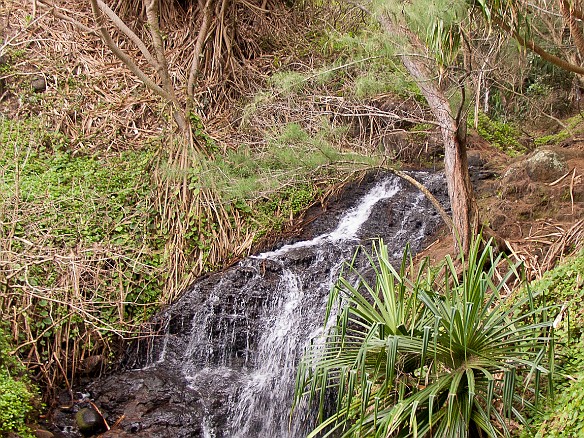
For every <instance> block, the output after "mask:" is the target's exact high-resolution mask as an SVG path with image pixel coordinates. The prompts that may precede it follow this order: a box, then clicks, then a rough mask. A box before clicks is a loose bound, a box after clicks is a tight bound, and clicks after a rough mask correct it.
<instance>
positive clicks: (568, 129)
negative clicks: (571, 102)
mask: <svg viewBox="0 0 584 438" xmlns="http://www.w3.org/2000/svg"><path fill="white" fill-rule="evenodd" d="M582 121H583V117H582V115H580V114H578V115H577V116H574V117H571V118H570V119H568V120H566V122H565V127H564V128H562V129H561V130H560V131H559V132H557V133H555V134H549V135H544V136H542V137H538V138H536V139H535V141H534V143H535V144H536V146H545V145H554V144H558V143H560V142H562V141H564V140H567V139H569V138H572V137H574V136H575V135H576V134H581V133H582V132H584V125H583V124H582Z"/></svg>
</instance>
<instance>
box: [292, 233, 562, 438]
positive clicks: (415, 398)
mask: <svg viewBox="0 0 584 438" xmlns="http://www.w3.org/2000/svg"><path fill="white" fill-rule="evenodd" d="M374 249H375V252H374V256H368V257H369V262H370V265H371V268H372V269H373V271H374V273H375V281H374V282H370V281H369V280H367V279H366V278H365V277H364V276H363V275H361V274H360V273H359V272H357V270H356V269H355V267H354V266H351V265H350V266H349V273H350V274H353V275H355V276H356V277H357V279H358V281H357V282H355V281H353V280H351V279H350V277H351V276H346V275H342V276H341V277H340V278H339V280H338V282H337V284H336V286H335V287H334V289H333V291H332V292H331V295H330V297H329V304H328V307H327V316H326V320H327V321H326V322H325V327H326V324H327V323H328V320H329V319H331V318H334V317H335V315H338V316H336V323H335V324H334V325H333V329H332V330H331V331H330V332H329V334H328V337H327V339H326V341H325V343H324V346H323V347H318V346H316V347H313V348H311V349H309V351H308V352H307V354H306V356H305V357H304V359H303V361H302V363H301V365H300V368H299V371H298V380H297V390H296V402H299V401H300V399H301V398H302V397H303V396H305V395H307V396H308V397H309V398H310V399H315V398H316V397H317V396H318V397H319V400H320V407H321V409H320V417H319V420H320V423H319V425H318V426H317V427H316V428H315V429H314V431H313V432H312V433H311V434H310V435H309V437H315V436H321V435H319V434H321V433H323V432H324V436H330V435H332V434H333V433H338V432H341V436H343V437H353V436H360V437H373V436H375V437H394V436H399V437H409V436H419V437H423V436H432V437H452V436H456V437H468V436H489V437H495V436H501V435H504V436H508V435H509V433H510V429H511V424H512V423H513V421H519V422H520V423H526V419H525V413H524V411H522V410H524V409H528V410H529V409H536V408H537V406H538V405H539V404H540V400H541V399H542V397H543V395H544V393H545V388H544V387H545V386H546V385H545V384H544V383H543V382H544V381H545V379H543V377H544V376H548V377H549V376H550V375H551V371H550V369H549V368H548V367H547V366H546V358H547V357H548V344H549V339H550V336H549V329H550V325H551V324H550V323H549V321H548V320H547V319H546V315H547V314H548V313H547V312H549V309H546V308H545V307H543V306H540V307H537V306H536V305H535V304H534V303H535V302H536V297H535V295H534V294H531V293H530V292H527V293H526V296H525V297H523V298H522V299H519V300H518V301H517V302H516V303H515V304H513V305H512V306H509V305H507V306H505V305H504V300H503V299H501V296H500V291H501V288H502V285H503V284H504V283H505V281H506V280H507V278H508V277H506V278H503V279H502V281H500V282H497V281H496V280H495V278H496V276H495V266H497V265H498V264H499V262H500V259H499V258H495V257H494V255H493V250H492V249H491V247H490V245H487V246H486V248H485V249H484V250H483V251H479V244H478V243H475V244H474V245H473V248H472V250H471V253H470V254H469V257H468V259H467V260H462V265H463V266H466V269H464V270H463V272H462V274H460V275H459V274H458V272H457V269H456V267H455V265H454V263H453V261H452V260H451V259H450V258H446V259H445V261H444V263H443V264H442V266H440V269H432V268H431V267H429V266H428V265H426V264H423V266H422V268H421V269H420V270H419V271H418V274H417V276H415V277H414V278H413V279H410V278H408V276H407V275H406V271H407V270H406V266H407V253H406V254H405V255H404V258H403V262H402V266H401V269H400V271H399V272H398V271H397V270H396V269H394V268H393V266H392V265H391V264H390V262H389V256H388V253H387V247H386V246H385V245H384V244H383V243H382V242H381V243H380V244H379V245H377V246H375V248H374ZM410 266H412V268H411V269H413V263H412V262H411V260H410ZM515 268H516V267H515V266H510V269H509V274H508V275H517V271H516V269H515ZM410 272H413V271H412V270H410ZM315 345H317V343H315ZM331 388H332V389H333V390H334V391H335V392H336V394H335V397H336V406H335V408H334V410H333V413H332V414H331V415H330V416H328V418H325V416H324V406H325V403H324V401H325V398H326V394H327V393H330V390H331Z"/></svg>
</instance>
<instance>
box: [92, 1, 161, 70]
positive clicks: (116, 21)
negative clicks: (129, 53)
mask: <svg viewBox="0 0 584 438" xmlns="http://www.w3.org/2000/svg"><path fill="white" fill-rule="evenodd" d="M97 5H98V6H99V9H101V10H102V12H103V13H104V14H105V15H107V16H108V18H109V19H110V20H111V21H112V23H113V24H114V25H115V26H116V27H117V28H118V29H119V30H120V31H121V32H122V33H123V34H124V35H126V36H127V37H128V38H129V39H130V41H132V42H133V43H134V44H135V45H136V47H138V49H140V52H142V55H144V58H146V61H148V63H149V64H150V65H151V66H152V67H154V68H155V69H158V63H157V62H156V60H155V59H154V57H153V56H152V54H151V53H150V51H149V50H148V48H147V47H146V44H144V42H143V41H142V40H141V39H140V37H138V35H136V34H135V33H134V32H133V31H132V29H130V28H129V27H128V26H127V25H126V23H124V21H123V20H122V19H121V18H120V17H119V16H118V15H117V14H116V13H115V12H114V11H112V10H111V8H110V7H109V6H108V5H106V4H105V3H104V2H103V1H102V0H97Z"/></svg>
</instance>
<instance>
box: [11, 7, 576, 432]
mask: <svg viewBox="0 0 584 438" xmlns="http://www.w3.org/2000/svg"><path fill="white" fill-rule="evenodd" d="M110 3H111V4H110ZM256 3H257V4H256ZM438 3H439V2H436V4H438ZM108 4H110V6H111V8H112V10H113V11H114V12H115V13H116V14H118V16H119V17H121V18H123V19H124V20H125V21H126V22H127V23H130V24H131V27H132V29H135V32H136V33H137V36H138V37H140V38H141V39H142V40H143V41H146V43H147V44H146V45H147V46H148V49H149V50H151V51H152V52H153V53H155V47H156V41H157V40H156V33H154V34H153V33H151V32H150V29H151V27H149V26H148V24H147V19H146V18H145V17H144V15H143V14H141V13H140V12H138V11H142V6H141V2H139V1H137V0H132V1H128V2H122V1H115V2H108ZM225 4H226V5H227V6H226V7H225V9H223V10H221V11H219V10H217V11H215V10H214V9H213V8H210V9H206V8H204V7H203V6H204V3H200V4H195V3H194V2H179V1H161V2H160V10H159V17H160V22H159V24H160V26H161V29H162V31H161V33H160V34H161V35H162V36H161V40H164V48H165V53H166V57H167V59H166V62H167V63H168V66H169V67H168V77H169V78H172V80H170V79H169V83H170V85H169V87H170V88H169V89H168V90H167V89H166V88H165V90H163V91H166V92H167V93H170V92H171V91H172V93H175V97H174V100H168V99H166V100H165V98H164V97H161V95H160V93H158V92H156V90H154V91H153V89H152V87H149V86H147V85H146V86H145V85H144V83H145V81H144V80H141V79H140V80H139V79H137V77H136V75H135V74H134V73H132V71H131V70H130V69H128V67H127V64H126V65H125V64H124V63H122V62H120V60H119V59H118V58H117V57H116V56H114V55H113V54H112V52H111V50H110V48H108V47H107V45H105V44H104V40H103V37H102V36H100V33H99V32H98V31H97V30H96V29H97V24H96V21H95V19H94V15H93V13H92V10H91V5H90V2H74V1H69V0H61V1H59V2H54V4H53V3H49V2H47V1H45V0H42V1H41V0H38V1H35V2H33V3H32V4H29V3H23V2H16V1H14V0H6V1H5V2H3V3H2V5H0V17H3V18H0V229H1V233H0V412H1V414H0V433H7V432H8V431H13V432H17V433H19V434H21V436H26V434H27V433H28V432H27V430H28V429H27V426H26V424H28V425H31V424H33V423H32V419H31V418H30V414H31V413H32V412H33V411H34V409H33V404H34V403H32V400H33V399H34V398H35V397H37V394H36V390H35V389H34V385H33V383H34V384H36V385H38V387H39V388H40V389H41V393H42V396H41V398H42V399H43V400H44V401H45V402H48V401H50V400H51V399H52V398H53V397H54V396H55V394H56V393H58V392H59V391H61V390H62V388H69V389H70V388H71V387H72V385H74V384H75V382H76V381H77V380H78V378H79V377H80V376H91V375H96V374H98V373H100V372H105V371H106V370H107V369H108V367H110V366H114V365H115V363H116V360H117V358H118V356H119V353H120V351H122V349H123V346H124V345H125V344H124V343H125V342H126V341H128V340H130V339H132V338H134V337H135V336H137V334H138V332H139V327H140V325H141V323H142V322H144V321H145V320H146V319H147V318H148V317H150V316H151V315H152V314H153V313H154V312H156V311H157V310H158V309H159V308H160V306H162V305H164V304H165V303H168V302H170V301H172V300H174V299H175V298H176V297H177V296H178V294H180V292H181V291H182V290H183V289H184V288H185V287H186V286H187V285H188V284H190V282H192V281H193V279H194V278H196V277H198V276H200V275H202V274H204V273H206V272H209V271H213V270H218V269H221V268H223V267H225V266H228V265H229V264H231V263H233V262H234V261H236V260H237V259H239V258H241V257H245V256H247V255H249V254H251V253H253V252H254V251H257V250H259V249H262V248H266V247H268V246H270V245H272V244H273V243H274V242H275V241H276V240H277V239H278V238H279V237H281V236H283V235H288V234H290V233H293V232H294V231H295V230H298V229H299V228H300V227H301V226H302V220H303V217H304V214H305V213H306V211H307V209H308V208H309V207H310V206H312V205H315V204H319V203H323V204H324V203H326V201H327V198H328V197H329V196H330V195H331V194H335V193H338V192H339V191H341V190H342V187H343V184H345V183H346V182H349V181H353V180H356V179H358V178H359V176H361V175H362V174H363V172H366V171H367V170H370V169H375V168H379V167H385V168H389V167H390V168H394V169H400V168H421V167H422V168H432V169H442V167H443V162H442V161H443V154H444V151H443V144H442V140H441V137H440V133H439V130H438V127H437V124H436V121H435V120H434V119H433V115H432V112H431V109H430V108H429V107H428V104H427V102H426V101H425V99H424V96H423V93H422V92H421V91H420V89H419V87H418V86H417V85H416V82H415V81H414V80H413V79H412V78H411V77H410V75H409V74H408V73H407V72H406V70H405V69H404V67H403V66H402V64H401V62H400V60H399V55H400V50H399V43H400V41H401V40H400V39H399V38H390V37H388V35H387V34H386V33H384V32H383V30H382V28H380V26H379V25H378V23H376V22H374V21H373V20H371V19H370V18H369V17H368V15H367V13H366V12H365V11H364V10H363V9H359V8H357V7H355V6H353V5H352V4H349V3H338V4H337V3H330V4H321V3H320V2H301V3H294V2H292V3H289V2H278V1H275V0H266V1H263V2H259V3H258V2H256V1H253V2H225ZM432 4H434V3H432ZM51 5H54V6H55V7H54V8H53V7H52V6H51ZM209 10H212V14H211V15H209V16H208V17H207V18H205V17H206V15H205V14H207V13H208V11H209ZM440 10H441V9H440V8H438V9H437V10H436V12H439V11H440ZM205 11H207V12H205ZM214 14H219V15H214ZM221 14H222V15H221ZM322 17H324V18H322ZM541 19H542V20H543V18H541ZM205 20H207V23H208V27H207V28H205V27H204V26H203V23H205ZM477 20H478V19H477ZM108 23H109V22H108ZM419 24H420V26H421V25H425V24H424V23H419ZM477 24H478V26H476V27H470V28H469V29H470V30H471V31H472V34H473V37H474V36H477V39H472V43H469V44H471V45H472V47H467V48H465V49H464V50H467V52H464V51H463V52H461V53H460V54H459V55H457V56H458V57H454V58H456V59H457V60H458V61H460V62H458V61H457V62H458V64H456V65H454V64H451V65H450V66H448V65H447V63H446V60H445V59H444V60H442V61H444V62H442V61H441V62H442V64H441V65H442V66H443V68H444V71H439V72H436V75H437V78H439V82H440V81H442V79H440V78H444V79H443V82H440V84H441V86H442V85H443V86H444V87H446V88H447V89H448V90H449V97H450V99H451V101H452V105H458V106H459V107H460V109H461V110H460V113H459V115H460V114H464V116H465V117H466V116H468V117H467V121H466V122H465V123H464V124H463V125H464V127H465V129H468V138H469V141H468V148H469V150H470V152H473V151H474V152H476V155H475V156H478V158H479V161H481V162H483V163H482V164H481V165H480V166H478V167H477V166H476V165H475V164H473V163H472V162H471V163H470V164H471V167H473V166H474V167H473V168H479V167H480V171H479V170H477V172H479V173H477V175H479V174H480V172H485V171H488V172H487V173H489V176H488V177H485V179H486V181H483V178H482V177H481V178H478V179H477V180H476V181H475V186H476V190H477V194H478V198H479V199H478V202H479V206H480V208H481V215H482V216H483V217H484V221H485V222H488V224H489V225H490V227H491V228H492V229H493V230H494V231H495V232H497V233H498V234H499V235H500V236H502V237H503V238H504V239H507V242H508V244H509V247H510V252H511V256H512V257H515V258H516V260H520V261H522V263H523V264H524V265H525V268H526V276H527V277H528V279H529V280H538V281H539V282H538V283H534V284H535V285H534V286H533V287H534V288H538V289H546V291H547V293H546V296H547V297H548V299H550V300H552V301H553V303H554V304H555V305H557V306H558V308H560V309H562V306H564V304H565V306H564V307H565V309H564V311H563V312H564V313H563V314H565V315H570V318H569V322H567V321H568V319H567V317H564V319H562V324H563V325H562V326H561V328H560V329H559V331H558V332H559V335H560V338H559V340H558V345H560V347H559V348H558V349H557V354H558V357H557V363H558V365H560V366H561V367H562V370H563V371H562V372H561V373H559V374H558V375H559V376H560V377H558V381H557V385H558V386H559V387H560V388H565V390H562V395H561V396H560V397H558V399H557V404H556V405H555V406H554V407H550V411H549V412H548V413H547V414H545V413H542V414H540V415H536V416H535V417H534V420H533V421H535V422H537V426H536V429H539V430H540V432H539V433H540V434H541V436H562V435H561V433H564V432H562V431H563V430H564V428H567V429H565V430H566V431H567V430H568V429H569V430H570V431H572V430H573V431H574V432H569V433H568V432H565V435H563V436H572V435H570V434H571V433H573V434H574V435H573V436H577V434H578V432H576V430H577V428H578V427H580V426H579V423H578V422H577V419H578V418H579V417H578V415H581V412H580V410H579V404H578V397H576V394H579V391H580V386H581V377H582V376H581V375H580V374H581V373H580V372H579V371H577V368H578V364H579V363H580V362H581V358H582V357H584V353H583V351H584V350H583V349H582V345H581V341H580V333H581V329H582V327H581V325H582V324H584V318H583V317H582V315H581V314H580V313H581V312H580V311H579V309H578V306H577V303H578V302H579V300H580V298H581V297H580V294H581V291H582V274H581V273H582V271H583V269H584V268H583V266H582V259H583V255H582V253H581V252H578V251H580V248H581V247H582V246H583V242H584V238H583V233H584V231H583V229H584V226H583V225H582V216H581V215H582V208H581V203H582V202H583V201H584V199H583V198H582V196H583V192H584V191H583V189H582V186H583V184H584V183H583V181H582V178H581V174H580V173H579V172H580V169H581V168H582V167H579V166H580V165H581V164H583V163H584V157H582V153H583V152H582V151H583V149H584V148H583V146H582V145H583V144H584V143H582V141H581V140H580V134H581V132H582V130H583V129H584V122H583V120H582V116H581V114H580V113H579V108H578V96H580V93H581V85H580V76H578V75H577V74H575V73H574V72H569V71H566V70H563V69H561V68H558V67H557V66H555V65H553V64H550V63H549V62H546V61H545V60H542V59H541V58H540V57H538V56H536V55H535V54H533V53H531V52H526V51H525V50H524V49H522V48H521V47H518V44H517V43H516V42H514V41H513V40H509V39H507V38H505V37H503V36H501V34H498V33H497V32H493V33H488V34H487V33H482V31H481V30H480V29H481V28H482V27H481V24H480V23H479V22H478V21H477ZM555 25H556V27H553V26H551V27H550V28H551V29H552V31H550V33H552V34H553V33H554V32H556V31H557V30H558V29H559V27H561V26H563V24H561V23H559V24H558V23H555ZM102 27H105V28H107V30H108V32H110V33H111V34H112V35H114V38H113V40H114V42H115V43H116V44H118V45H119V46H120V47H122V48H124V50H127V52H128V54H129V56H130V57H131V58H132V59H134V60H135V64H136V66H137V67H139V68H141V69H142V70H143V71H144V72H146V75H147V77H149V78H154V81H155V82H156V81H158V82H159V83H164V80H163V79H164V78H163V76H164V75H161V73H160V72H157V70H156V69H155V68H153V67H152V66H151V65H150V64H149V63H148V60H147V59H144V58H143V52H144V51H142V50H141V49H140V48H138V47H135V46H132V45H131V44H129V43H128V41H131V40H128V39H127V37H124V35H123V32H119V31H118V30H116V29H115V27H114V26H113V25H112V24H111V23H109V24H107V25H105V26H102ZM554 29H555V30H554ZM203 31H205V34H204V35H203V34H201V33H200V32H203ZM436 32H438V30H436ZM428 33H429V34H430V33H432V32H428ZM568 34H569V32H568ZM201 35H203V36H201ZM199 39H201V41H203V40H204V41H206V45H205V46H204V47H202V48H201V52H200V53H199V54H198V55H197V56H195V58H193V59H200V60H201V62H200V64H199V65H196V73H197V74H196V75H194V78H196V81H195V82H194V84H191V86H188V87H187V86H186V83H187V82H188V78H189V77H190V74H189V73H190V71H191V69H192V66H193V65H195V64H196V63H192V57H191V56H190V55H189V56H186V55H185V53H187V51H188V53H189V54H190V53H191V52H190V51H191V50H197V49H196V42H197V41H198V40H199ZM430 39H431V38H430ZM396 43H397V45H396ZM495 47H496V51H494V49H491V48H495ZM570 47H571V46H570ZM468 51H470V52H468ZM465 53H466V54H465ZM471 54H472V56H470V55H471ZM467 55H468V56H467ZM469 56H470V57H469ZM463 61H464V62H463ZM469 62H470V63H471V65H472V68H473V69H475V70H473V69H471V70H469V71H468V72H461V71H462V70H461V69H462V67H461V66H463V65H467V66H468V65H470V64H468V63H469ZM465 63H466V64H465ZM477 66H482V67H481V68H480V69H479V67H477ZM479 70H480V72H479ZM447 71H448V72H449V73H450V74H451V76H448V74H446V72H447ZM443 73H444V75H443ZM460 77H463V80H462V82H460V83H457V82H456V81H455V80H454V79H452V78H460ZM478 78H480V80H478ZM433 79H434V78H433ZM475 79H477V80H475ZM158 82H157V83H158ZM461 89H462V90H466V91H464V92H462V93H461V91H460V90H461ZM169 90H170V91H169ZM185 90H186V91H185ZM172 93H171V94H172ZM181 117H182V118H183V119H184V122H185V123H186V124H187V125H188V133H187V134H185V131H184V130H181V127H180V123H178V125H177V124H176V123H175V121H177V120H180V119H181ZM544 146H545V147H547V148H548V149H552V150H556V151H559V152H561V153H562V154H563V156H564V158H565V160H566V163H567V164H566V166H567V167H566V169H565V172H562V174H564V173H565V175H563V178H561V179H560V178H559V177H558V178H554V179H553V180H550V181H535V180H531V179H529V178H527V177H525V176H524V175H523V174H521V175H520V176H518V177H514V176H513V175H511V174H508V173H506V172H507V170H508V167H509V165H510V164H513V160H515V162H514V163H519V164H517V165H518V166H523V164H522V163H525V160H526V158H528V157H530V156H531V154H532V153H533V151H534V150H535V149H537V148H540V147H544ZM484 161H486V164H485V163H484ZM485 169H486V170H485ZM521 169H522V168H521ZM521 169H520V170H521ZM521 171H523V170H521ZM480 175H482V174H480ZM517 175H518V174H517ZM514 178H515V179H514ZM441 241H442V242H444V241H445V240H444V239H441ZM446 241H448V239H446ZM448 242H449V243H448V244H447V245H450V246H451V244H452V242H451V241H448ZM442 245H444V244H442ZM450 246H449V248H448V249H444V248H445V247H444V246H441V245H436V246H434V250H435V252H434V253H432V250H429V255H430V256H432V257H438V258H439V257H440V256H441V255H443V253H444V252H448V251H450ZM570 254H576V256H575V257H574V258H567V260H568V261H567V263H566V264H563V265H560V266H559V267H557V268H556V269H555V270H553V271H551V272H549V273H547V274H545V275H544V273H545V271H547V270H548V269H552V268H553V267H554V266H555V265H556V263H557V262H558V261H559V260H563V258H564V257H568V256H569V255H570ZM517 293H520V292H517ZM568 324H570V327H568ZM19 364H22V365H24V367H25V368H26V370H27V375H28V376H29V377H28V378H26V377H24V375H25V373H24V372H23V371H22V369H21V368H20V365H19ZM566 375H567V376H568V379H567V380H566V378H565V376H566ZM3 387H4V388H7V389H6V390H2V388H3ZM570 395H571V396H570ZM11 397H12V398H11ZM37 398H38V397H37ZM15 400H18V401H15ZM3 403H4V404H5V405H7V406H8V405H9V406H10V410H8V411H6V410H4V409H2V406H4V405H3ZM20 403H22V404H20ZM35 406H36V405H35ZM36 407H38V406H36ZM564 407H565V409H566V411H567V412H568V413H569V414H566V415H569V418H564V417H561V418H562V420H560V419H559V418H560V417H558V416H557V415H558V414H556V413H557V412H561V411H562V409H564ZM4 412H8V414H6V415H5V416H3V414H4ZM582 412H584V410H582ZM514 432H516V431H514ZM518 433H519V432H518ZM554 433H556V434H557V435H553V434H554Z"/></svg>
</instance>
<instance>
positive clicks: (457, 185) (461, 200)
mask: <svg viewBox="0 0 584 438" xmlns="http://www.w3.org/2000/svg"><path fill="white" fill-rule="evenodd" d="M380 22H381V24H382V26H383V27H384V28H385V30H386V31H387V32H388V33H389V34H390V35H391V34H396V33H397V32H399V33H400V34H402V35H405V36H406V37H407V38H408V40H409V42H410V43H411V45H412V47H413V48H415V49H418V50H420V49H421V48H423V45H422V43H421V42H420V41H419V40H418V38H417V37H416V35H414V34H411V33H409V32H407V30H402V29H398V28H397V26H395V25H394V23H393V22H392V21H391V19H390V18H388V17H383V16H382V17H381V19H380ZM422 53H423V52H422ZM425 59H427V58H425V57H422V56H415V55H405V54H404V55H401V60H402V63H403V65H404V67H405V68H406V70H407V71H408V72H409V73H410V75H411V76H412V78H413V79H414V81H415V82H416V84H417V85H418V87H419V88H420V91H421V92H422V94H423V95H424V97H425V98H426V101H427V102H428V106H429V107H430V110H431V111H432V114H433V116H434V118H435V119H436V122H438V125H439V126H440V132H441V134H442V141H443V143H444V173H445V175H446V184H447V185H448V197H449V198H450V206H451V208H452V223H453V228H452V233H453V237H454V242H455V247H456V248H457V249H458V250H459V251H462V252H463V253H465V254H467V253H468V250H469V248H470V244H471V242H472V239H473V238H474V237H475V236H476V235H478V234H479V210H478V205H477V203H476V199H475V197H474V191H473V188H472V184H471V181H470V175H469V173H468V161H467V156H466V144H465V143H466V142H465V135H463V134H462V131H463V130H464V129H463V128H465V126H464V125H463V124H465V123H466V121H465V120H460V117H455V116H454V115H453V113H452V109H451V106H450V102H449V101H448V99H447V98H446V96H445V94H444V92H443V91H442V90H441V88H440V85H439V83H438V80H437V79H433V76H434V75H432V74H431V72H430V71H429V69H428V68H427V67H426V65H425V63H424V60H425Z"/></svg>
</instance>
